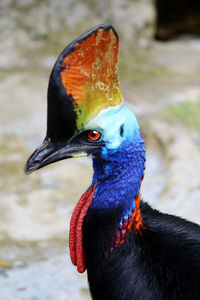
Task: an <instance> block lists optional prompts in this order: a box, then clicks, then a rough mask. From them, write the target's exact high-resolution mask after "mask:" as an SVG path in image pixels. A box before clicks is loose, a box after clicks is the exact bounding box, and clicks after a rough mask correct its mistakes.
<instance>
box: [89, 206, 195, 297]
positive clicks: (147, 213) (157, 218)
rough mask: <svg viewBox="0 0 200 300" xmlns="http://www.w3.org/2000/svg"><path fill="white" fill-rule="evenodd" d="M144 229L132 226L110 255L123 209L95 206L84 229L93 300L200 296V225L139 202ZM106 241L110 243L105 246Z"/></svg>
mask: <svg viewBox="0 0 200 300" xmlns="http://www.w3.org/2000/svg"><path fill="white" fill-rule="evenodd" d="M140 208H141V212H142V216H143V220H144V226H145V229H143V230H142V234H141V235H139V234H135V232H134V230H132V231H131V232H130V233H129V235H128V237H127V239H126V241H125V243H124V244H123V245H121V246H120V247H119V248H118V249H116V250H115V252H114V253H113V255H112V256H111V257H110V258H109V260H106V252H107V251H108V249H109V245H110V242H111V240H112V237H113V236H114V233H115V231H116V229H117V227H118V223H119V219H120V216H121V210H120V209H118V210H116V211H113V210H112V211H111V210H110V211H106V212H102V211H101V212H100V211H92V210H90V211H89V212H88V214H87V215H86V218H85V222H84V227H83V233H84V247H85V250H86V254H87V270H88V280H89V284H90V291H91V294H92V299H94V300H102V299H104V300H144V299H145V300H175V299H177V300H179V299H181V300H189V299H191V300H199V299H200V227H199V226H198V225H196V224H193V223H191V222H188V221H186V220H184V219H181V218H179V217H175V216H171V215H167V214H163V213H160V212H158V211H157V210H154V209H152V208H151V207H150V206H149V205H148V204H147V203H143V202H141V204H140ZM105 245H106V247H105Z"/></svg>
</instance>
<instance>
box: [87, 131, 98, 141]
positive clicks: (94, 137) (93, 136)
mask: <svg viewBox="0 0 200 300" xmlns="http://www.w3.org/2000/svg"><path fill="white" fill-rule="evenodd" d="M87 137H88V139H89V140H90V141H98V140H99V139H100V137H101V133H100V132H99V131H97V130H91V131H88V133H87Z"/></svg>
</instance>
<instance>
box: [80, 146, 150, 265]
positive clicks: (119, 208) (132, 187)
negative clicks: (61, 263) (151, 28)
mask: <svg viewBox="0 0 200 300" xmlns="http://www.w3.org/2000/svg"><path fill="white" fill-rule="evenodd" d="M93 168H94V177H93V184H92V185H94V184H96V191H95V196H94V198H93V202H92V204H91V206H90V207H89V209H88V212H87V214H86V217H85V220H84V231H83V232H84V240H85V241H84V248H85V247H86V252H87V256H90V257H91V255H92V256H93V257H94V256H95V255H94V253H97V252H98V260H99V261H100V260H102V261H105V260H106V259H107V258H108V256H110V255H111V254H112V252H113V251H114V250H115V248H117V247H118V246H119V245H120V244H122V243H123V242H124V240H125V238H126V235H127V233H128V232H129V231H130V230H131V229H132V227H134V228H135V230H136V231H139V229H140V227H141V226H142V222H141V215H140V209H139V202H140V194H139V191H140V185H141V181H142V179H143V175H144V168H145V150H144V146H143V143H140V144H134V145H133V144H131V145H129V147H125V148H123V150H122V151H120V152H117V153H115V154H113V155H112V160H103V159H102V158H100V157H98V158H95V159H94V160H93ZM88 245H90V246H89V247H88ZM95 257H96V256H95ZM95 257H94V259H95ZM100 258H101V259H100Z"/></svg>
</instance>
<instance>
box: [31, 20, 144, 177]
mask: <svg viewBox="0 0 200 300" xmlns="http://www.w3.org/2000/svg"><path fill="white" fill-rule="evenodd" d="M118 45H119V42H118V36H117V33H116V32H115V30H114V28H113V27H112V26H110V25H100V26H97V27H95V28H93V29H92V30H90V31H89V32H87V33H86V34H84V35H82V36H80V37H79V38H77V39H76V40H74V41H73V42H72V43H71V44H69V45H68V46H67V47H66V48H65V49H64V51H63V52H62V53H61V54H60V56H59V57H58V59H57V61H56V63H55V65H54V68H53V70H52V73H51V76H50V79H49V87H48V117H47V135H46V138H45V140H44V142H43V143H42V145H41V146H40V147H38V148H37V149H36V150H35V152H34V153H33V154H32V155H31V157H30V158H29V160H28V161H27V164H26V166H25V172H26V173H31V172H33V171H35V170H37V169H39V168H42V167H44V166H45V165H48V164H51V163H53V162H55V161H58V160H62V159H65V158H71V157H81V156H87V155H89V156H92V157H100V158H102V159H104V160H112V159H115V155H114V154H115V153H117V152H119V151H121V152H124V150H125V149H128V146H129V144H130V143H133V142H134V143H135V144H138V143H142V142H143V141H142V138H141V136H140V130H139V125H138V123H137V120H136V118H135V116H134V114H133V112H132V111H130V110H129V109H128V108H127V107H126V106H124V105H123V97H122V94H121V90H120V84H119V79H118V69H117V60H118Z"/></svg>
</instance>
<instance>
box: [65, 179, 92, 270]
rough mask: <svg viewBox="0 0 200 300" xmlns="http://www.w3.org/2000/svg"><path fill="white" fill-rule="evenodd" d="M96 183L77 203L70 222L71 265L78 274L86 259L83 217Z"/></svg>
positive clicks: (84, 265) (82, 268)
mask: <svg viewBox="0 0 200 300" xmlns="http://www.w3.org/2000/svg"><path fill="white" fill-rule="evenodd" d="M96 185H97V183H95V184H94V186H93V187H90V188H89V190H88V191H87V192H85V193H84V194H83V195H82V196H81V198H80V200H79V201H78V203H77V205H76V207H75V209H74V211H73V214H72V217H71V221H70V232H69V249H70V257H71V261H72V263H73V264H74V265H75V266H77V270H78V272H79V273H83V272H84V271H85V270H86V259H85V253H84V249H83V232H82V226H83V221H84V217H85V215H86V213H87V210H88V208H89V207H90V205H91V203H92V201H93V197H94V194H95V190H96Z"/></svg>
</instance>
